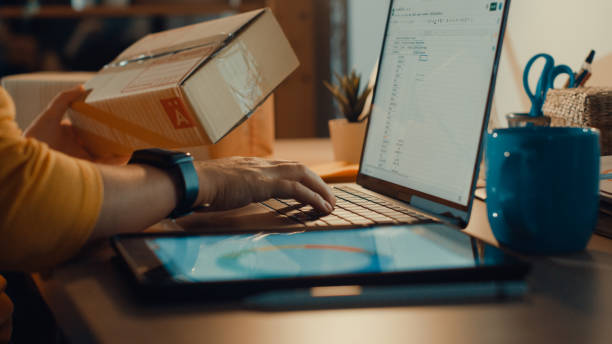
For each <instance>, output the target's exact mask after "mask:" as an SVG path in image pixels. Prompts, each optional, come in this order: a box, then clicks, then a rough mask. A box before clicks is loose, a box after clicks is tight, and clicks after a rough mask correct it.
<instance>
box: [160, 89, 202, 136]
mask: <svg viewBox="0 0 612 344" xmlns="http://www.w3.org/2000/svg"><path fill="white" fill-rule="evenodd" d="M159 101H160V102H161V104H162V106H163V107H164V110H166V114H167V115H168V118H170V121H171V122H172V125H173V126H174V129H185V128H193V127H194V126H195V123H194V122H193V119H192V118H191V115H190V114H189V112H188V111H187V107H186V106H185V104H184V103H183V101H182V100H181V98H179V97H174V98H167V99H160V100H159Z"/></svg>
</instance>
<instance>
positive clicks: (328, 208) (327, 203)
mask: <svg viewBox="0 0 612 344" xmlns="http://www.w3.org/2000/svg"><path fill="white" fill-rule="evenodd" d="M325 209H327V211H329V212H330V213H331V212H332V211H334V207H332V205H331V204H329V202H327V201H325Z"/></svg>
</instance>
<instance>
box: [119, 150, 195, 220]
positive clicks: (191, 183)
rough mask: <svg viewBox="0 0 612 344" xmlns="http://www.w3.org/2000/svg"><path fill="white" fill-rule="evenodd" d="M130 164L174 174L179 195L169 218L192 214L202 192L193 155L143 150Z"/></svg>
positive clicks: (133, 155)
mask: <svg viewBox="0 0 612 344" xmlns="http://www.w3.org/2000/svg"><path fill="white" fill-rule="evenodd" d="M128 164H145V165H150V166H153V167H157V168H160V169H162V170H165V171H168V172H169V173H170V174H172V176H173V177H174V179H175V180H176V181H178V185H177V186H178V188H179V193H178V202H177V205H176V208H174V210H173V211H172V212H171V213H170V215H169V216H168V217H169V218H171V219H176V218H178V217H181V216H184V215H188V214H190V213H191V211H192V209H193V206H194V203H195V201H196V200H197V199H198V192H199V190H200V183H199V180H198V173H197V172H196V170H195V167H194V166H193V157H192V156H191V154H189V153H183V152H174V151H168V150H164V149H157V148H154V149H143V150H138V151H135V152H134V154H132V157H131V159H130V161H129V162H128Z"/></svg>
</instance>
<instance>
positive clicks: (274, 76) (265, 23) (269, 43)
mask: <svg viewBox="0 0 612 344" xmlns="http://www.w3.org/2000/svg"><path fill="white" fill-rule="evenodd" d="M298 65H299V62H298V60H297V57H296V56H295V54H294V52H293V50H292V49H291V46H290V45H289V42H288V41H287V39H286V37H285V36H284V34H283V32H282V29H281V28H280V26H279V24H278V22H277V21H276V19H275V18H274V16H273V15H272V12H271V11H270V10H269V9H261V10H256V11H251V12H247V13H243V14H239V15H235V16H231V17H227V18H223V19H217V20H213V21H208V22H204V23H200V24H196V25H190V26H186V27H183V28H179V29H174V30H169V31H164V32H160V33H156V34H151V35H148V36H146V37H144V38H143V39H141V40H139V41H137V42H136V43H134V44H133V45H132V46H130V47H129V48H127V49H126V50H125V51H124V52H123V53H121V54H120V55H119V56H118V57H117V58H116V59H115V60H114V61H112V62H111V63H109V64H108V65H107V66H105V67H104V68H103V69H102V70H100V71H99V72H98V73H97V74H96V75H95V76H94V77H93V78H92V79H90V80H89V81H88V82H87V83H86V84H85V87H86V88H88V89H91V90H92V91H91V93H90V94H89V95H88V96H87V98H86V99H85V101H84V102H76V103H74V104H73V106H72V108H73V109H74V110H76V111H72V112H70V113H69V116H70V118H71V120H72V122H73V124H74V125H75V127H76V128H77V129H78V130H79V133H80V135H81V136H82V137H83V138H84V141H85V144H86V145H87V146H88V148H89V149H90V150H91V151H92V152H94V153H96V152H101V153H102V152H106V153H108V152H109V151H112V152H114V153H119V154H121V153H127V152H130V151H133V150H135V149H141V148H147V147H162V148H170V149H175V148H181V147H188V146H198V145H207V144H211V143H215V142H217V141H219V140H220V139H221V138H222V137H224V136H225V135H227V134H228V133H229V132H230V131H231V130H232V129H233V128H235V127H236V126H238V125H239V124H240V123H242V122H243V121H244V120H245V119H246V118H248V116H249V115H250V114H251V113H252V112H253V111H254V110H255V108H257V106H258V105H260V104H261V103H262V102H263V101H264V100H265V99H266V98H267V97H268V95H270V94H271V92H272V91H273V90H274V89H275V88H276V87H277V86H278V85H279V84H280V83H281V82H282V81H283V80H284V79H285V78H286V77H287V76H289V74H290V73H291V72H292V71H293V70H295V69H296V68H297V67H298Z"/></svg>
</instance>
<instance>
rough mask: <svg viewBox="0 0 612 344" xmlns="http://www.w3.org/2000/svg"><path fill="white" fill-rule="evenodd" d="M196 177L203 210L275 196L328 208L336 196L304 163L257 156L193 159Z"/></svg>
mask: <svg viewBox="0 0 612 344" xmlns="http://www.w3.org/2000/svg"><path fill="white" fill-rule="evenodd" d="M195 164H196V170H197V171H198V175H199V178H200V193H199V196H198V204H207V205H208V206H206V207H205V209H206V210H227V209H233V208H239V207H242V206H245V205H247V204H250V203H252V202H261V201H265V200H267V199H270V198H273V197H277V198H284V199H291V198H292V199H295V200H297V201H299V202H301V203H304V204H310V205H312V206H313V207H314V208H315V209H317V210H318V211H321V212H323V213H326V214H327V213H330V212H332V210H333V208H334V206H335V204H336V199H335V197H334V195H333V194H332V191H331V189H330V188H329V186H327V185H326V184H325V182H323V180H322V179H321V178H320V177H319V176H318V175H316V174H315V173H314V172H312V171H311V170H309V169H308V168H306V167H305V166H304V165H302V164H299V163H297V162H293V161H274V160H265V159H260V158H227V159H219V160H211V161H196V162H195Z"/></svg>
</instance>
